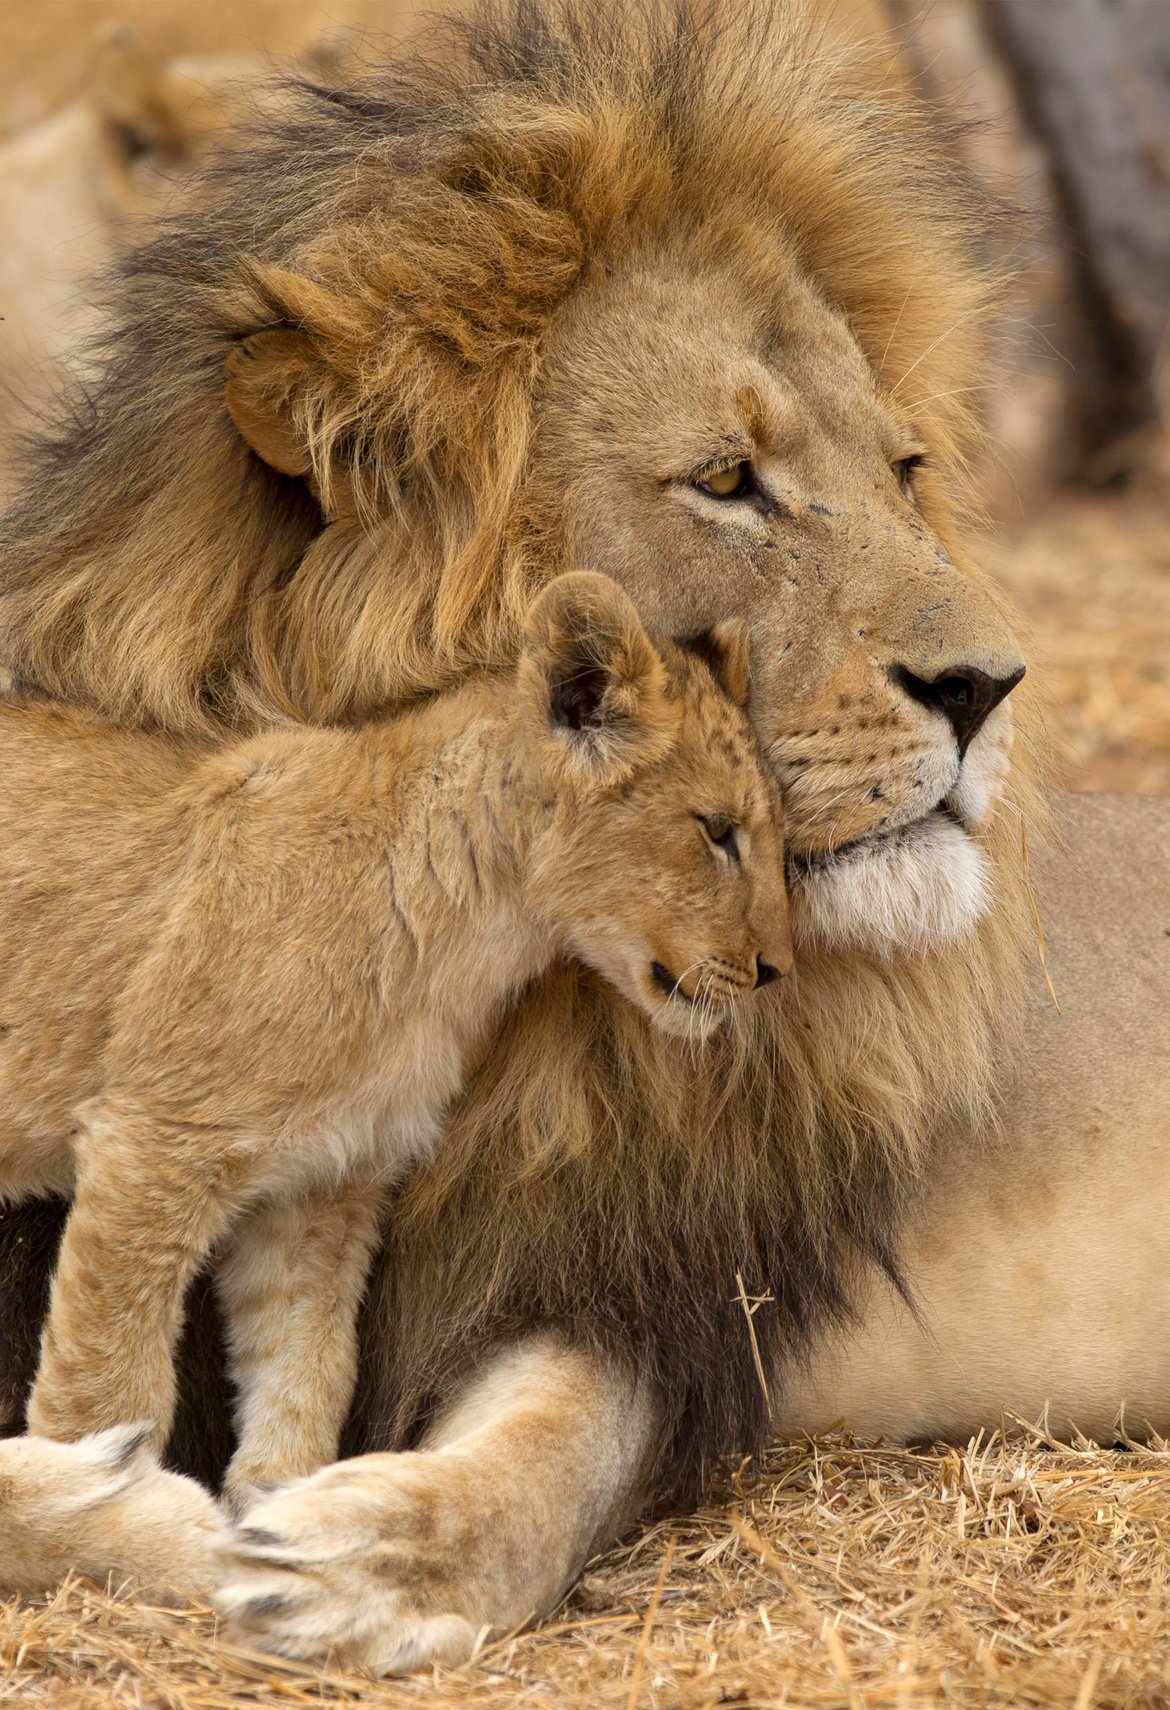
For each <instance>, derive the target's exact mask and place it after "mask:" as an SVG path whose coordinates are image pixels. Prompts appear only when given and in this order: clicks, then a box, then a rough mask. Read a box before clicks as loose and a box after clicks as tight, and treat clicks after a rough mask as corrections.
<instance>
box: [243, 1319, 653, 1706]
mask: <svg viewBox="0 0 1170 1710" xmlns="http://www.w3.org/2000/svg"><path fill="white" fill-rule="evenodd" d="M656 1425H657V1417H656V1409H655V1406H654V1402H653V1398H652V1396H651V1395H650V1394H649V1393H648V1392H647V1391H646V1390H645V1389H644V1387H643V1386H641V1385H640V1384H639V1383H638V1382H637V1381H636V1380H635V1378H634V1377H633V1376H632V1375H631V1374H630V1373H628V1372H626V1371H624V1370H622V1369H621V1368H620V1367H618V1366H615V1365H611V1364H609V1363H608V1362H606V1361H604V1360H602V1359H601V1358H599V1357H598V1356H596V1355H592V1354H588V1353H585V1352H580V1351H574V1350H570V1349H568V1348H566V1347H565V1346H564V1345H563V1344H561V1343H560V1342H559V1341H557V1340H555V1339H554V1338H552V1337H549V1336H540V1337H536V1336H534V1337H532V1338H531V1339H530V1340H529V1341H527V1342H525V1343H521V1344H520V1345H518V1346H516V1347H514V1348H512V1349H511V1350H509V1351H508V1352H506V1353H501V1354H498V1355H497V1356H496V1357H495V1358H494V1359H492V1360H490V1361H488V1362H486V1363H485V1365H484V1367H483V1368H482V1371H481V1374H480V1376H479V1377H478V1379H477V1380H476V1381H475V1382H474V1383H473V1384H471V1385H470V1386H469V1387H468V1389H467V1390H466V1391H465V1393H464V1394H463V1396H462V1397H461V1399H460V1400H459V1401H458V1402H457V1403H456V1404H455V1405H454V1406H453V1407H452V1408H451V1409H450V1411H449V1412H448V1414H447V1416H446V1417H445V1418H444V1419H443V1420H442V1421H441V1422H440V1424H439V1426H438V1427H437V1429H436V1430H435V1431H434V1433H433V1434H432V1436H431V1437H430V1439H429V1441H428V1442H427V1444H426V1447H425V1448H424V1449H423V1450H422V1451H421V1452H418V1453H413V1454H399V1455H364V1456H361V1457H360V1458H358V1459H356V1460H350V1461H340V1462H338V1463H337V1464H336V1465H335V1466H331V1467H326V1468H325V1469H324V1470H323V1471H322V1472H318V1473H315V1474H314V1475H313V1477H312V1478H308V1479H302V1480H301V1481H300V1482H299V1483H298V1484H295V1485H291V1486H289V1488H288V1489H287V1490H283V1491H278V1492H276V1494H275V1495H273V1496H271V1497H269V1498H268V1499H267V1500H266V1501H264V1502H260V1503H258V1504H257V1505H256V1506H255V1507H254V1508H252V1509H250V1510H249V1512H248V1513H247V1514H246V1515H245V1517H244V1519H243V1521H242V1522H241V1523H240V1525H239V1526H238V1527H236V1528H235V1529H233V1530H232V1531H231V1532H230V1533H229V1534H228V1535H227V1538H226V1540H225V1543H224V1546H223V1581H222V1585H221V1589H220V1590H219V1592H218V1593H217V1598H216V1600H217V1602H218V1603H219V1605H220V1607H221V1608H222V1609H223V1610H224V1611H225V1613H226V1614H227V1616H228V1618H229V1622H230V1625H231V1628H232V1630H233V1631H234V1635H235V1636H236V1637H237V1638H240V1639H242V1640H243V1641H244V1642H246V1643H248V1644H251V1645H260V1646H261V1647H263V1648H265V1649H268V1650H272V1651H276V1652H279V1653H281V1654H283V1655H286V1656H293V1657H303V1658H319V1657H324V1656H326V1655H327V1654H329V1653H330V1652H334V1651H336V1652H337V1653H338V1654H339V1655H340V1656H341V1657H342V1658H344V1659H345V1660H346V1661H348V1662H358V1663H363V1664H365V1665H367V1666H368V1667H371V1668H375V1669H378V1670H379V1671H382V1672H385V1673H389V1672H391V1671H395V1670H398V1671H401V1670H404V1669H412V1668H420V1667H423V1666H425V1665H427V1664H429V1663H432V1662H448V1663H456V1662H461V1661H463V1660H465V1659H466V1658H467V1657H468V1656H469V1655H470V1654H471V1652H472V1650H473V1649H474V1647H475V1645H476V1642H477V1640H479V1639H480V1637H481V1636H486V1635H488V1634H490V1633H499V1632H505V1631H508V1630H509V1629H511V1628H512V1627H515V1626H519V1625H520V1624H522V1623H523V1622H525V1621H527V1620H530V1619H532V1618H533V1617H535V1616H539V1615H543V1614H545V1613H547V1611H548V1610H549V1609H551V1608H552V1607H553V1605H554V1604H555V1603H556V1601H557V1599H558V1598H559V1597H560V1595H561V1593H562V1592H563V1591H564V1590H565V1589H566V1587H567V1586H569V1585H570V1584H571V1583H572V1581H573V1579H574V1578H575V1577H576V1575H577V1574H578V1573H579V1572H580V1571H581V1568H582V1566H583V1565H584V1563H585V1561H586V1560H587V1559H588V1557H589V1555H590V1553H591V1552H592V1551H593V1550H594V1549H596V1548H597V1547H598V1546H599V1545H600V1544H602V1543H604V1542H606V1541H607V1540H608V1539H609V1538H610V1537H611V1536H612V1535H613V1533H614V1531H615V1530H616V1528H617V1527H618V1526H619V1525H620V1524H621V1523H622V1522H623V1521H624V1520H625V1519H626V1518H628V1517H630V1516H632V1514H633V1513H634V1512H635V1511H636V1509H637V1507H638V1506H639V1504H640V1503H641V1501H642V1500H643V1497H644V1492H645V1483H646V1479H647V1477H648V1473H649V1467H650V1463H651V1460H652V1451H653V1446H654V1439H655V1433H656Z"/></svg>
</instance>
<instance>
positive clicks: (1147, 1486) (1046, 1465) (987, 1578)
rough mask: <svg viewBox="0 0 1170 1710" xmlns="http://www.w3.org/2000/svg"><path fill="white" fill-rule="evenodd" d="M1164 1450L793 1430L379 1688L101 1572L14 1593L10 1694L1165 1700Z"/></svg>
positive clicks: (526, 1700)
mask: <svg viewBox="0 0 1170 1710" xmlns="http://www.w3.org/2000/svg"><path fill="white" fill-rule="evenodd" d="M1168 1564H1170V1449H1168V1448H1167V1446H1166V1445H1165V1444H1159V1445H1158V1446H1157V1447H1156V1448H1154V1449H1145V1448H1134V1449H1133V1450H1131V1451H1128V1452H1127V1451H1123V1450H1117V1451H1108V1452H1107V1451H1102V1450H1098V1449H1090V1448H1088V1447H1087V1446H1083V1445H1082V1446H1081V1447H1079V1448H1077V1447H1073V1448H1067V1447H1066V1448H1060V1449H1058V1448H1053V1447H1049V1446H1048V1445H1047V1444H1046V1443H1045V1442H1044V1441H1043V1440H1042V1438H1041V1437H1040V1436H1039V1434H1037V1433H1035V1432H1032V1433H1029V1434H1027V1435H1025V1436H1023V1437H1016V1438H1014V1439H1011V1440H1009V1441H1007V1442H1004V1441H1003V1440H1002V1439H1000V1438H996V1439H994V1440H992V1441H991V1442H990V1443H988V1444H986V1445H982V1446H981V1445H980V1444H978V1443H976V1444H974V1445H972V1446H971V1447H970V1448H969V1449H968V1450H967V1451H966V1452H965V1453H963V1454H959V1453H957V1452H956V1451H954V1450H949V1451H946V1450H924V1451H921V1452H912V1451H908V1450H905V1449H896V1448H887V1447H882V1446H878V1447H869V1448H866V1447H859V1446H855V1445H853V1444H852V1443H851V1442H850V1440H849V1439H847V1438H833V1439H826V1440H824V1441H822V1442H818V1443H814V1444H804V1445H802V1446H795V1447H787V1448H778V1449H777V1450H776V1451H775V1453H774V1454H773V1455H772V1457H771V1458H770V1460H769V1464H768V1466H767V1467H766V1469H765V1471H764V1474H763V1476H760V1477H758V1478H754V1479H747V1478H745V1479H743V1480H741V1481H740V1482H739V1483H738V1484H737V1485H733V1486H732V1487H731V1488H730V1489H728V1490H726V1491H724V1492H723V1493H722V1494H721V1495H720V1497H719V1499H718V1500H715V1501H713V1502H712V1503H711V1505H710V1506H709V1507H708V1508H707V1509H705V1510H704V1512H703V1513H701V1514H699V1515H698V1516H695V1517H693V1518H687V1519H682V1520H671V1521H665V1522H661V1523H659V1524H656V1525H651V1526H648V1527H647V1528H645V1529H643V1530H642V1531H640V1532H639V1533H638V1534H637V1535H636V1536H634V1537H633V1538H631V1539H629V1540H627V1541H626V1543H625V1544H624V1545H623V1546H622V1547H620V1548H618V1549H615V1550H613V1551H612V1552H611V1553H610V1554H609V1555H607V1556H606V1557H605V1558H604V1559H603V1560H601V1561H599V1562H596V1563H594V1564H593V1566H592V1567H591V1569H590V1571H589V1572H588V1573H587V1575H586V1576H585V1578H584V1580H583V1581H582V1582H581V1584H580V1585H579V1586H578V1587H577V1589H576V1590H575V1591H574V1593H573V1594H572V1596H571V1598H570V1599H569V1601H568V1603H567V1604H566V1605H565V1606H564V1607H563V1608H562V1609H561V1610H559V1611H558V1612H557V1614H556V1615H555V1616H553V1617H552V1618H551V1619H550V1620H549V1621H548V1622H546V1623H545V1624H544V1626H543V1627H542V1628H539V1629H537V1630H536V1631H534V1632H530V1633H524V1634H520V1635H518V1636H514V1637H512V1638H510V1639H506V1640H504V1641H503V1642H502V1643H499V1644H495V1645H492V1646H490V1647H488V1648H486V1649H485V1650H484V1651H483V1652H482V1653H481V1655H480V1657H479V1658H478V1659H477V1661H476V1662H475V1663H474V1664H472V1665H470V1666H468V1667H467V1668H464V1669H461V1670H458V1671H456V1672H448V1673H443V1672H438V1673H434V1674H431V1673H428V1674H426V1675H418V1676H413V1677H410V1678H408V1679H407V1680H404V1681H398V1682H372V1681H367V1680H364V1679H359V1678H356V1677H354V1676H352V1675H348V1676H346V1675H329V1676H320V1675H315V1674H306V1673H304V1672H299V1671H296V1670H292V1669H289V1670H285V1669H282V1668H280V1667H278V1666H274V1665H273V1664H272V1663H271V1662H270V1661H267V1660H265V1659H259V1658H255V1657H245V1656H242V1655H240V1654H239V1653H234V1652H231V1651H230V1650H228V1649H227V1648H224V1647H221V1646H219V1645H217V1643H216V1637H215V1623H214V1619H213V1617H211V1616H210V1615H208V1614H206V1613H202V1612H193V1613H173V1612H168V1611H165V1610H156V1609H150V1608H144V1607H142V1606H140V1605H137V1604H134V1603H132V1602H118V1601H116V1600H113V1599H111V1598H110V1597H108V1596H106V1595H105V1594H104V1593H103V1592H99V1591H97V1590H96V1589H94V1588H93V1587H91V1586H89V1585H86V1584H85V1583H84V1582H76V1581H75V1582H73V1583H72V1584H70V1585H69V1586H67V1587H66V1588H65V1589H64V1590H62V1591H61V1592H60V1593H58V1595H56V1596H55V1597H53V1598H51V1599H48V1600H46V1601H42V1602H39V1603H31V1604H25V1605H23V1606H21V1605H16V1604H9V1605H7V1606H5V1607H0V1704H21V1705H29V1706H37V1705H45V1706H51V1707H52V1710H98V1707H99V1706H100V1707H102V1710H122V1707H125V1710H130V1707H134V1710H156V1707H157V1710H244V1707H253V1710H259V1707H265V1710H293V1707H297V1706H314V1705H318V1704H320V1703H321V1702H322V1701H324V1702H326V1703H341V1704H346V1703H352V1704H356V1705H369V1706H375V1705H377V1706H386V1707H390V1706H406V1705H414V1704H418V1703H420V1702H425V1703H427V1704H428V1705H433V1706H434V1707H435V1710H454V1707H455V1706H460V1707H461V1710H496V1707H503V1706H509V1707H511V1706H517V1707H520V1706H523V1707H525V1710H576V1707H581V1710H585V1707H588V1710H635V1707H639V1706H644V1707H650V1706H656V1707H667V1706H669V1707H671V1710H674V1707H676V1706H677V1707H679V1710H699V1707H702V1710H707V1707H708V1706H715V1705H736V1706H743V1707H759V1710H765V1707H771V1706H777V1707H779V1706H781V1705H787V1706H794V1707H795V1706H809V1707H812V1706H817V1707H823V1710H838V1707H839V1710H869V1707H871V1706H873V1707H878V1706H890V1707H891V1710H899V1707H903V1710H924V1707H925V1706H935V1705H940V1706H947V1705H962V1706H968V1705H969V1706H985V1707H987V1710H999V1707H1001V1706H1002V1707H1003V1710H1007V1707H1008V1706H1011V1707H1013V1710H1017V1707H1019V1710H1029V1707H1036V1710H1054V1707H1056V1706H1062V1707H1068V1710H1090V1707H1091V1706H1108V1707H1110V1710H1112V1707H1115V1706H1116V1707H1121V1706H1127V1707H1128V1706H1148V1707H1150V1710H1154V1707H1156V1706H1164V1705H1167V1704H1170V1599H1168V1597H1167V1586H1166V1577H1167V1566H1168Z"/></svg>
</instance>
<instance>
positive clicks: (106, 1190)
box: [28, 1104, 235, 1449]
mask: <svg viewBox="0 0 1170 1710" xmlns="http://www.w3.org/2000/svg"><path fill="white" fill-rule="evenodd" d="M231 1165H232V1160H231V1156H230V1143H229V1142H226V1141H225V1138H224V1136H222V1135H220V1134H218V1133H216V1132H214V1131H209V1130H206V1129H200V1128H197V1127H194V1126H191V1125H186V1124H178V1123H168V1122H163V1121H159V1120H155V1119H152V1118H150V1117H148V1116H147V1115H146V1114H145V1113H144V1112H142V1111H139V1110H134V1109H131V1108H128V1107H125V1106H123V1107H121V1108H119V1107H117V1106H115V1105H113V1104H106V1105H103V1106H102V1107H101V1109H100V1111H98V1112H95V1113H94V1114H93V1116H92V1118H91V1120H90V1121H89V1123H88V1124H87V1127H86V1129H85V1130H84V1131H83V1132H82V1134H81V1135H80V1136H79V1138H78V1144H77V1187H76V1197H75V1200H74V1204H73V1209H72V1211H71V1212H70V1215H69V1220H68V1222H67V1223H66V1226H65V1236H64V1239H63V1241H62V1243H61V1254H60V1258H59V1260H58V1264H57V1272H56V1275H55V1277H54V1279H53V1289H52V1295H51V1298H50V1302H49V1317H48V1321H47V1323H46V1325H45V1331H44V1336H43V1338H42V1341H41V1359H40V1366H39V1368H38V1371H37V1378H36V1382H35V1384H34V1386H33V1392H32V1397H31V1400H30V1402H29V1410H28V1424H29V1430H30V1431H31V1432H32V1433H34V1434H35V1435H38V1436H45V1437H57V1438H62V1439H65V1440H67V1441H68V1440H72V1439H74V1438H77V1437H82V1436H84V1435H85V1434H86V1433H87V1432H90V1431H99V1430H102V1429H103V1428H104V1427H106V1426H108V1425H116V1424H119V1423H121V1422H122V1421H124V1420H127V1419H138V1420H143V1421H146V1422H147V1423H148V1424H149V1426H150V1442H151V1444H152V1446H153V1447H154V1448H156V1449H161V1448H162V1446H163V1444H164V1443H165V1442H166V1439H167V1437H168V1435H169V1433H170V1427H171V1417H172V1414H173V1412H174V1402H175V1373H174V1351H175V1343H176V1341H177V1339H178V1333H179V1328H180V1325H181V1322H182V1312H183V1297H184V1294H185V1292H186V1289H187V1284H188V1283H189V1282H190V1281H191V1279H192V1277H193V1276H194V1275H195V1273H196V1272H197V1271H198V1269H199V1268H200V1265H201V1264H202V1262H203V1260H204V1259H205V1257H206V1256H207V1254H208V1253H209V1252H210V1250H211V1248H212V1247H213V1246H214V1245H215V1243H216V1241H217V1240H218V1239H219V1238H220V1236H221V1235H223V1234H224V1233H225V1231H226V1230H227V1228H228V1226H229V1223H230V1221H231V1219H232V1216H233V1213H234V1211H235V1200H234V1195H233V1191H232V1189H231V1187H230V1185H229V1181H228V1172H229V1170H230V1169H231Z"/></svg>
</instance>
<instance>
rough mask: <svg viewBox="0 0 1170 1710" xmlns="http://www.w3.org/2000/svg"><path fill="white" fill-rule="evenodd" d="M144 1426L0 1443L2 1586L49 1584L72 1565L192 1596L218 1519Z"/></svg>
mask: <svg viewBox="0 0 1170 1710" xmlns="http://www.w3.org/2000/svg"><path fill="white" fill-rule="evenodd" d="M149 1437H150V1427H149V1426H148V1425H141V1424H138V1425H117V1426H114V1427H112V1428H111V1429H110V1430H108V1431H99V1432H95V1433H94V1434H93V1435H92V1436H89V1437H83V1438H82V1439H81V1440H80V1441H79V1442H76V1443H57V1442H54V1441H53V1440H52V1439H51V1438H48V1437H10V1438H7V1439H5V1440H4V1441H3V1442H0V1592H10V1591H20V1592H24V1593H30V1592H37V1591H47V1590H49V1589H51V1588H52V1587H53V1586H55V1585H57V1584H58V1583H59V1582H60V1581H61V1580H62V1579H63V1578H64V1577H65V1575H66V1573H68V1572H69V1571H70V1569H75V1570H76V1571H77V1572H79V1573H84V1574H88V1575H90V1576H91V1577H92V1578H94V1579H97V1580H104V1579H106V1578H107V1577H108V1576H110V1575H113V1576H114V1578H115V1579H116V1580H118V1581H119V1582H122V1581H133V1582H134V1583H136V1584H137V1585H138V1586H139V1587H141V1588H142V1589H143V1590H144V1591H147V1592H148V1593H150V1594H151V1595H154V1596H165V1597H168V1598H169V1597H173V1596H190V1595H195V1596H198V1595H199V1594H200V1593H201V1592H203V1591H205V1590H206V1588H207V1586H208V1584H209V1583H210V1579H211V1563H210V1561H209V1559H208V1545H209V1541H210V1539H211V1538H212V1536H213V1535H214V1533H215V1531H216V1528H217V1527H218V1525H219V1523H220V1516H219V1511H218V1509H217V1507H216V1504H215V1502H214V1501H213V1499H212V1498H211V1497H210V1496H209V1495H208V1494H207V1492H206V1491H205V1490H203V1489H201V1488H200V1486H199V1485H197V1484H195V1483H194V1482H193V1481H192V1480H191V1479H187V1478H182V1477H181V1476H180V1475H179V1474H177V1473H169V1472H166V1471H164V1470H163V1468H162V1467H161V1466H160V1465H159V1464H158V1461H157V1460H156V1458H155V1456H154V1455H153V1454H152V1452H151V1450H150V1447H149Z"/></svg>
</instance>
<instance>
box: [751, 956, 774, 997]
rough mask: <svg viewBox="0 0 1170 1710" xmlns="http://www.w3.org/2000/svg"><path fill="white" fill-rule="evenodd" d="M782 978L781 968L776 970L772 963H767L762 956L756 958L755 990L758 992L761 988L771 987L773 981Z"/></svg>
mask: <svg viewBox="0 0 1170 1710" xmlns="http://www.w3.org/2000/svg"><path fill="white" fill-rule="evenodd" d="M779 978H780V970H779V968H774V967H773V966H772V964H771V962H765V961H764V958H763V957H762V956H757V957H756V984H755V987H754V988H753V989H754V990H756V991H758V990H759V988H760V987H761V986H770V985H771V984H772V981H773V980H778V979H779Z"/></svg>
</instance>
